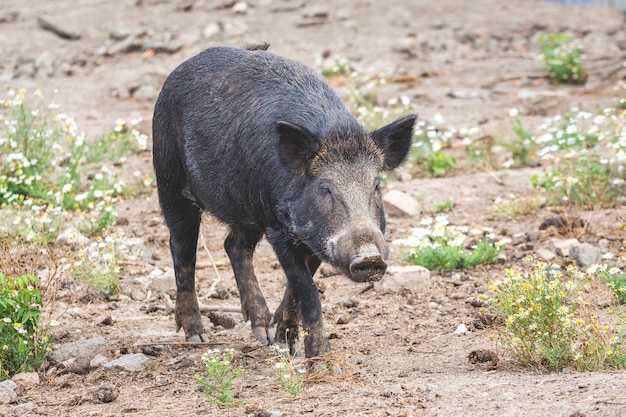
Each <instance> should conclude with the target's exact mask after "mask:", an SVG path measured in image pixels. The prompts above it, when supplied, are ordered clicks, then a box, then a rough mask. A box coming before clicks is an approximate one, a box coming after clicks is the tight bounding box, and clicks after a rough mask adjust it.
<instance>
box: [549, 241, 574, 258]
mask: <svg viewBox="0 0 626 417" xmlns="http://www.w3.org/2000/svg"><path fill="white" fill-rule="evenodd" d="M549 243H550V246H551V247H552V249H553V250H554V252H555V253H556V254H557V255H558V256H569V251H570V249H571V248H572V247H573V246H575V245H579V244H580V242H579V241H578V239H574V238H571V239H556V238H553V239H550V242H549Z"/></svg>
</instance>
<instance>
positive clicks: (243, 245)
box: [224, 227, 274, 344]
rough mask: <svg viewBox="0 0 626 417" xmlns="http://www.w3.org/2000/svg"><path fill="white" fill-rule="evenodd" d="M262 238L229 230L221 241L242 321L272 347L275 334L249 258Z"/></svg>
mask: <svg viewBox="0 0 626 417" xmlns="http://www.w3.org/2000/svg"><path fill="white" fill-rule="evenodd" d="M262 236H263V234H262V233H260V232H257V231H250V230H238V229H235V228H232V227H231V230H230V232H229V233H228V236H227V237H226V240H225V241H224V249H226V253H227V254H228V257H229V258H230V263H231V264H232V266H233V272H234V273H235V280H237V288H239V298H240V299H241V313H242V314H243V319H244V320H248V319H250V322H251V324H252V333H253V334H254V336H255V337H256V338H257V340H258V341H259V342H261V343H264V344H267V343H269V344H272V343H274V331H273V329H271V328H270V321H271V315H270V311H269V309H268V308H267V303H266V302H265V298H263V294H262V293H261V288H259V282H258V281H257V279H256V275H255V274H254V269H253V266H252V255H253V254H254V249H255V247H256V244H257V243H258V241H259V240H260V239H261V237H262Z"/></svg>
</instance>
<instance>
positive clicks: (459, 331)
mask: <svg viewBox="0 0 626 417" xmlns="http://www.w3.org/2000/svg"><path fill="white" fill-rule="evenodd" d="M466 333H469V330H467V326H466V325H465V324H464V323H461V324H459V325H458V326H456V330H455V331H454V334H459V335H460V334H466Z"/></svg>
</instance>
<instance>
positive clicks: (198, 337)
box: [187, 333, 209, 343]
mask: <svg viewBox="0 0 626 417" xmlns="http://www.w3.org/2000/svg"><path fill="white" fill-rule="evenodd" d="M187 341H188V342H192V343H201V342H208V341H209V335H208V334H206V333H202V334H194V335H192V336H189V337H188V338H187Z"/></svg>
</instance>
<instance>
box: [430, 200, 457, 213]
mask: <svg viewBox="0 0 626 417" xmlns="http://www.w3.org/2000/svg"><path fill="white" fill-rule="evenodd" d="M453 207H454V199H453V198H448V199H447V200H444V201H437V202H435V203H434V204H433V208H434V209H435V212H437V213H440V212H442V211H450V210H452V208H453Z"/></svg>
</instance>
